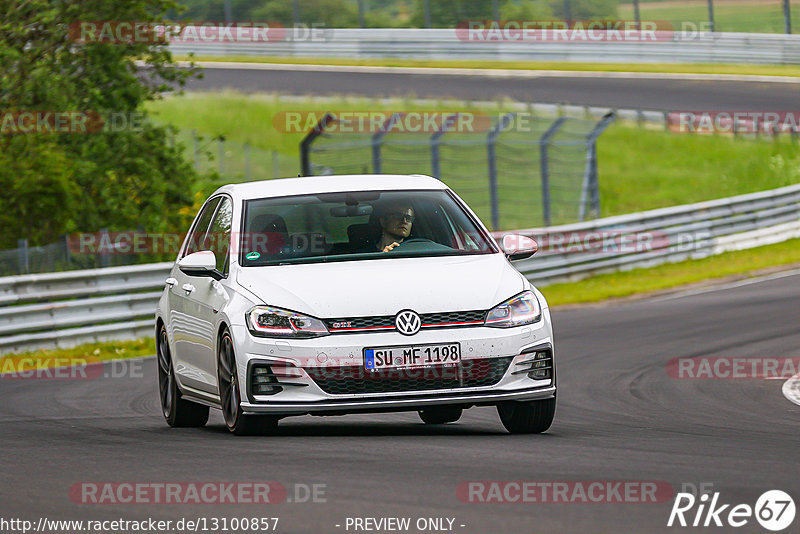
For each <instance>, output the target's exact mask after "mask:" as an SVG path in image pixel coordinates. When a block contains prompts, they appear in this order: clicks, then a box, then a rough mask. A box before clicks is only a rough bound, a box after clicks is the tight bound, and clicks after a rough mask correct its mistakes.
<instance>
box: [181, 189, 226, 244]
mask: <svg viewBox="0 0 800 534" xmlns="http://www.w3.org/2000/svg"><path fill="white" fill-rule="evenodd" d="M217 204H219V198H215V199H214V200H212V201H211V202H207V203H206V205H205V206H203V210H202V211H201V212H200V216H199V217H198V218H197V224H195V225H194V226H193V227H192V230H191V232H190V233H189V242H188V244H187V245H186V251H185V252H184V254H183V255H184V256H188V255H189V254H191V253H193V252H199V251H201V250H208V247H207V245H206V243H205V241H206V231H207V230H208V225H209V223H211V218H212V217H213V216H214V211H215V210H216V209H217Z"/></svg>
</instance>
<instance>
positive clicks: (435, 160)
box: [431, 113, 460, 180]
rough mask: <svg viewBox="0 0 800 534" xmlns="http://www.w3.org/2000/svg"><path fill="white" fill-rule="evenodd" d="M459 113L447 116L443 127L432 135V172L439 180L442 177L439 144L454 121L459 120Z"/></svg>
mask: <svg viewBox="0 0 800 534" xmlns="http://www.w3.org/2000/svg"><path fill="white" fill-rule="evenodd" d="M459 115H460V114H459V113H454V114H452V115H448V116H447V117H445V119H444V121H443V122H442V127H441V128H440V129H439V131H438V132H435V133H434V134H433V135H432V136H431V174H433V177H434V178H436V179H437V180H441V179H442V170H441V167H440V165H441V160H440V158H439V146H440V144H441V142H442V141H441V140H442V136H443V135H444V134H446V133H447V130H449V129H450V127H451V126H452V125H453V122H454V121H455V120H458V117H459Z"/></svg>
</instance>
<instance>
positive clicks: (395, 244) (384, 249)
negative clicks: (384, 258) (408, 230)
mask: <svg viewBox="0 0 800 534" xmlns="http://www.w3.org/2000/svg"><path fill="white" fill-rule="evenodd" d="M399 246H400V243H398V242H397V241H395V242H394V243H392V244H391V245H386V246H385V247H383V252H389V251H390V250H392V249H393V248H395V247H399Z"/></svg>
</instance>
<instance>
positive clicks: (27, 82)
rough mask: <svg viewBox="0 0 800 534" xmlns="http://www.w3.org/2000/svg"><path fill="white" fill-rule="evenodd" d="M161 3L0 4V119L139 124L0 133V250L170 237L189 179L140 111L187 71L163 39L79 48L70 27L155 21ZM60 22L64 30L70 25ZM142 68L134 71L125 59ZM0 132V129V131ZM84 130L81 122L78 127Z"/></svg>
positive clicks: (18, 0)
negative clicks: (90, 239) (102, 235)
mask: <svg viewBox="0 0 800 534" xmlns="http://www.w3.org/2000/svg"><path fill="white" fill-rule="evenodd" d="M177 7H178V6H177V4H176V3H175V2H173V1H172V0H115V1H114V2H108V1H107V0H82V1H80V2H72V1H52V0H0V21H1V22H0V117H5V118H9V117H13V116H18V115H19V114H20V113H22V112H41V113H42V114H46V112H57V113H62V112H74V113H78V114H82V115H83V116H84V117H86V116H87V115H89V116H91V117H97V116H99V117H103V118H104V120H106V121H107V120H108V119H109V118H110V117H118V118H120V117H121V118H123V119H124V120H125V121H126V122H128V123H130V121H131V120H134V119H135V120H137V122H138V121H141V123H140V124H137V127H135V128H124V129H119V131H115V130H113V129H110V128H108V127H107V126H108V123H106V128H104V129H102V130H100V131H92V130H91V128H89V132H88V133H79V131H80V129H79V128H77V129H75V130H77V131H72V132H69V133H42V132H41V131H40V129H35V130H34V131H33V132H32V133H31V132H29V133H20V132H19V130H17V131H16V132H15V131H14V130H6V131H5V133H3V130H0V187H2V188H3V190H4V194H3V195H2V197H0V212H2V214H3V215H2V219H0V221H2V224H3V230H4V232H3V234H2V237H1V238H0V246H3V247H8V246H16V239H17V238H18V237H28V238H29V239H30V240H31V241H32V242H33V243H32V244H43V243H46V242H47V241H49V240H52V239H53V238H54V237H55V236H56V235H58V234H61V233H64V232H67V231H73V230H77V231H87V232H94V231H97V230H99V229H100V228H108V229H109V230H115V229H116V230H128V229H133V228H137V227H143V228H145V229H146V230H147V231H154V232H155V231H177V230H179V229H182V226H183V225H184V224H185V217H181V216H179V215H177V214H178V213H179V211H180V208H181V207H184V206H187V205H191V203H192V198H191V193H192V187H193V184H194V183H195V180H196V178H197V177H196V175H195V173H194V171H193V169H192V168H191V166H190V165H189V164H188V163H187V162H186V161H185V160H184V159H183V156H182V151H181V147H180V146H171V144H170V143H169V136H170V135H171V132H170V130H169V128H166V127H159V126H156V125H153V124H151V123H149V122H148V121H147V120H146V114H145V112H144V111H143V109H142V104H143V103H144V102H146V101H148V100H153V99H156V98H159V96H160V95H161V94H162V93H163V92H168V91H172V90H173V89H174V88H175V87H179V86H181V85H182V84H183V83H184V81H185V80H186V79H187V78H188V77H190V76H192V75H194V74H195V73H194V70H193V69H191V68H189V69H180V68H178V67H177V65H176V64H175V63H174V62H173V60H172V57H171V55H170V53H169V51H168V49H167V47H166V43H165V42H163V41H158V40H153V39H148V40H141V41H140V42H124V43H120V42H79V41H77V40H76V38H75V37H76V34H75V33H74V32H72V33H71V29H72V30H74V29H75V28H76V26H75V25H74V24H75V23H77V22H79V21H117V22H120V21H125V22H134V21H136V22H148V23H156V22H159V21H161V20H163V16H164V14H165V13H166V12H167V11H169V10H171V9H176V8H177ZM71 24H72V25H71ZM137 60H139V61H142V62H143V66H137V64H136V61H137ZM0 124H2V123H0ZM90 124H91V121H90Z"/></svg>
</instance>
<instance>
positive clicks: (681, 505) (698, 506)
mask: <svg viewBox="0 0 800 534" xmlns="http://www.w3.org/2000/svg"><path fill="white" fill-rule="evenodd" d="M794 516H795V506H794V500H792V498H791V497H790V496H789V494H788V493H786V492H785V491H781V490H770V491H767V492H764V493H763V494H762V495H761V496H760V497H759V498H758V500H756V504H755V506H750V505H749V504H737V505H731V504H722V502H720V493H719V492H714V493H713V494H710V495H709V494H708V493H704V494H702V495H700V497H695V496H694V495H693V494H691V493H678V494H677V495H676V496H675V502H674V503H673V505H672V511H671V512H670V514H669V520H668V521H667V526H668V527H671V526H673V525H675V526H678V525H680V526H682V527H687V526H692V527H709V526H712V527H722V526H725V527H733V528H739V527H743V526H745V525H747V524H748V523H750V521H751V520H752V519H753V518H755V520H756V521H757V522H758V523H759V524H760V525H761V526H762V527H764V528H765V529H767V530H771V531H773V532H778V531H780V530H783V529H785V528H787V527H788V526H789V525H791V524H792V521H794Z"/></svg>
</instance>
